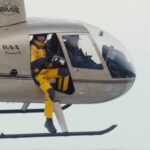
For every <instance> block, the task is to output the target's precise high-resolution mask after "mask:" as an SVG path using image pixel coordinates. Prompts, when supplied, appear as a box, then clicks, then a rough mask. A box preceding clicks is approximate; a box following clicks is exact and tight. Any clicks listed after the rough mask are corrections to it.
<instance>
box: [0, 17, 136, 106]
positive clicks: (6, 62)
mask: <svg viewBox="0 0 150 150" xmlns="http://www.w3.org/2000/svg"><path fill="white" fill-rule="evenodd" d="M41 33H47V34H53V33H55V34H56V35H57V36H58V39H59V42H60V44H61V47H62V51H63V53H64V56H65V60H66V62H67V65H68V69H69V72H70V75H71V79H72V84H73V88H74V89H73V90H72V92H71V93H69V94H66V93H62V92H57V91H56V97H55V101H60V102H61V103H67V104H89V103H100V102H106V101H110V100H112V99H115V98H117V97H119V96H121V95H123V94H125V93H126V92H127V91H128V90H129V89H130V88H131V87H132V85H133V83H134V80H135V76H130V77H129V76H128V75H126V76H123V77H119V76H118V77H114V76H113V75H112V73H111V71H110V69H109V68H108V65H107V63H106V60H104V57H103V55H102V51H103V47H104V45H107V46H110V47H111V46H113V47H114V48H115V49H123V50H124V47H123V46H122V44H121V43H120V42H118V41H117V40H116V39H115V38H114V37H112V36H111V35H110V34H109V33H107V32H105V31H103V30H101V29H99V28H96V27H93V26H91V25H88V24H85V23H81V22H76V21H66V20H48V19H40V18H37V19H35V18H33V19H29V20H27V21H26V22H23V23H19V24H14V25H11V26H5V27H1V28H0V35H1V37H0V101H2V102H6V101H7V102H28V103H42V102H44V100H43V99H44V95H43V93H42V92H41V91H40V90H39V88H38V87H37V86H36V85H35V84H34V81H33V79H32V76H31V70H30V38H31V36H33V35H34V34H41ZM99 33H100V34H102V35H99ZM64 35H79V36H82V35H85V36H87V37H88V38H89V40H90V42H91V43H92V45H93V47H94V49H95V51H96V54H97V56H98V58H99V60H100V62H101V64H102V66H103V69H100V70H96V69H87V68H80V67H79V68H76V67H73V66H72V64H71V62H70V58H69V56H68V53H67V49H66V47H65V44H64V40H63V38H62V37H63V36H64ZM95 35H97V37H95ZM97 38H99V39H97ZM97 40H99V41H97ZM50 82H55V79H52V80H51V81H50Z"/></svg>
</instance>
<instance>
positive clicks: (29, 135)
mask: <svg viewBox="0 0 150 150" xmlns="http://www.w3.org/2000/svg"><path fill="white" fill-rule="evenodd" d="M116 127H117V125H112V126H111V127H109V128H107V129H105V130H101V131H87V132H64V133H63V132H62V133H61V132H60V133H26V134H4V133H1V135H0V139H9V138H41V137H63V136H64V137H66V136H93V135H103V134H106V133H108V132H110V131H112V130H113V129H115V128H116Z"/></svg>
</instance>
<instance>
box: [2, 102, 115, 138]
mask: <svg viewBox="0 0 150 150" xmlns="http://www.w3.org/2000/svg"><path fill="white" fill-rule="evenodd" d="M29 105H30V103H24V104H23V106H22V108H21V109H20V110H18V109H17V110H0V114H5V113H6V114H13V113H40V112H43V111H44V110H43V109H28V107H29ZM70 106H71V104H66V105H64V106H63V107H62V106H61V104H60V103H59V102H55V103H54V112H55V115H56V118H57V121H58V123H59V126H60V128H61V132H59V133H25V134H24V133H23V134H5V133H3V132H2V133H1V134H0V139H7V138H35V137H59V136H60V137H63V136H93V135H103V134H106V133H108V132H110V131H112V130H113V129H115V128H116V127H117V125H112V126H110V127H109V128H107V129H104V130H101V131H81V132H69V131H68V128H67V124H66V121H65V117H64V114H63V110H65V109H67V108H68V107H70Z"/></svg>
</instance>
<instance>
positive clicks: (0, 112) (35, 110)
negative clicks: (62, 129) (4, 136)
mask: <svg viewBox="0 0 150 150" xmlns="http://www.w3.org/2000/svg"><path fill="white" fill-rule="evenodd" d="M71 105H72V104H66V105H64V106H62V110H66V109H67V108H69V107H70V106H71ZM42 112H44V109H27V110H21V109H10V110H9V109H8V110H0V114H15V113H42Z"/></svg>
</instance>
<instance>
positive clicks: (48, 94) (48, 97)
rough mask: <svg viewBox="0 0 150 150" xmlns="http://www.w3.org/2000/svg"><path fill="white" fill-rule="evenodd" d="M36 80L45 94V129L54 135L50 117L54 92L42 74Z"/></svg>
mask: <svg viewBox="0 0 150 150" xmlns="http://www.w3.org/2000/svg"><path fill="white" fill-rule="evenodd" d="M36 80H37V81H38V82H39V84H40V86H39V87H40V89H41V90H42V91H43V92H44V94H45V109H44V114H45V116H46V122H45V127H46V128H47V129H48V131H49V132H53V133H56V128H55V126H54V124H53V120H52V116H53V101H52V100H54V97H55V91H54V90H53V89H52V86H51V85H50V83H49V80H48V79H46V78H45V76H44V75H43V74H39V75H37V77H36Z"/></svg>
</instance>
